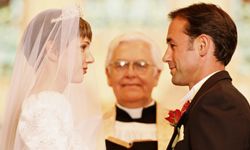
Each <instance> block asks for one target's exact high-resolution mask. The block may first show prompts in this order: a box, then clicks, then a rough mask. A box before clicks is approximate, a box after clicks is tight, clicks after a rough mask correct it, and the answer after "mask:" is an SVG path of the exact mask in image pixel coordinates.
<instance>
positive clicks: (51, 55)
mask: <svg viewBox="0 0 250 150" xmlns="http://www.w3.org/2000/svg"><path fill="white" fill-rule="evenodd" d="M45 51H46V56H47V58H48V59H49V60H51V61H53V62H56V61H57V60H58V55H57V52H56V49H55V46H54V43H53V42H52V41H47V42H46V45H45Z"/></svg>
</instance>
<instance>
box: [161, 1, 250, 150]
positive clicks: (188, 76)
mask: <svg viewBox="0 0 250 150" xmlns="http://www.w3.org/2000/svg"><path fill="white" fill-rule="evenodd" d="M169 17H170V18H171V23H170V25H169V28H168V34H167V39H166V42H167V44H168V48H167V51H166V53H165V55H164V57H163V61H164V62H166V63H168V65H169V69H170V71H171V75H172V83H173V84H175V85H180V86H188V87H189V89H190V91H189V92H188V93H187V95H186V96H185V97H186V98H187V100H189V101H191V104H190V105H189V107H188V109H187V110H186V112H185V113H184V114H183V115H182V116H181V118H180V120H179V122H178V123H177V126H176V127H175V131H174V133H173V135H172V138H171V140H170V142H169V145H168V147H167V150H249V149H250V107H249V103H248V102H247V100H246V98H245V97H244V96H243V95H242V94H241V93H240V92H239V91H238V90H237V89H236V88H235V87H234V86H233V85H232V78H231V77H230V75H229V73H228V72H227V71H226V70H225V67H226V65H227V64H228V63H229V62H230V60H231V58H232V55H233V53H234V51H235V48H236V45H237V29H236V26H235V23H234V22H233V20H232V19H231V17H230V16H229V15H228V14H227V13H226V12H225V11H223V10H222V9H221V8H219V7H217V6H216V5H213V4H204V3H199V4H194V5H191V6H189V7H185V8H182V9H179V10H176V11H173V12H171V13H170V14H169ZM183 103H184V102H183ZM183 126H184V139H183V140H180V139H178V137H179V134H180V133H179V129H180V128H181V127H183Z"/></svg>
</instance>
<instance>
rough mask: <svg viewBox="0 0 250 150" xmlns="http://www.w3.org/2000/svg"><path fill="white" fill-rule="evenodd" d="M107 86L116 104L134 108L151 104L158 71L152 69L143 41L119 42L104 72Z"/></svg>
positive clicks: (146, 46) (153, 66) (145, 44)
mask: <svg viewBox="0 0 250 150" xmlns="http://www.w3.org/2000/svg"><path fill="white" fill-rule="evenodd" d="M106 74H107V77H108V83H109V85H110V86H111V87H112V88H113V91H114V93H115V96H116V99H117V102H118V103H119V104H120V105H122V106H125V107H130V108H136V107H142V106H145V105H147V104H148V103H150V102H151V100H152V99H151V93H152V90H153V88H154V87H155V86H156V85H157V82H158V79H159V75H160V71H159V70H158V69H157V68H156V67H155V65H154V63H153V60H152V55H151V51H150V47H149V45H148V44H147V43H145V42H143V41H129V42H121V43H120V45H119V46H118V47H117V48H116V49H115V50H114V53H113V57H112V59H111V63H110V65H109V67H108V68H107V69H106Z"/></svg>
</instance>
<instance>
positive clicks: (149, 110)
mask: <svg viewBox="0 0 250 150" xmlns="http://www.w3.org/2000/svg"><path fill="white" fill-rule="evenodd" d="M126 109H128V108H126ZM129 111H131V110H130V109H129ZM137 111H138V110H137ZM140 112H141V117H140V118H132V117H131V116H130V115H129V113H128V112H127V111H126V110H124V109H122V108H120V106H119V107H118V105H116V121H121V122H141V123H156V102H153V103H152V104H150V105H149V106H147V107H146V108H141V110H140ZM133 113H134V112H133Z"/></svg>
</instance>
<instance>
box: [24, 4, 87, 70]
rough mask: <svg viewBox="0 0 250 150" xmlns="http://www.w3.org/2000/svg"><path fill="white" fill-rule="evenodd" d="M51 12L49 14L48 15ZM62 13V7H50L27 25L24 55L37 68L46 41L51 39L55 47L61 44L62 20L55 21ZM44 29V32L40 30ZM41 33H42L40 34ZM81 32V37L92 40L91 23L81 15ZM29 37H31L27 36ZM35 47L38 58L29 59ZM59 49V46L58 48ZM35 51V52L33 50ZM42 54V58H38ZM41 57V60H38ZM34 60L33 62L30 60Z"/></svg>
mask: <svg viewBox="0 0 250 150" xmlns="http://www.w3.org/2000/svg"><path fill="white" fill-rule="evenodd" d="M48 14H49V15H48ZM61 14H62V10H61V9H49V10H46V11H43V12H41V13H39V14H38V15H37V16H36V17H35V18H34V19H33V20H31V22H30V23H29V25H28V26H27V28H26V30H25V32H24V34H23V38H22V41H21V45H20V46H21V47H22V48H21V49H22V50H24V52H23V53H24V55H25V57H26V58H27V59H28V62H29V63H30V64H31V65H32V66H34V63H37V65H36V68H38V67H39V65H40V62H41V61H42V59H43V57H44V56H45V54H42V55H41V54H40V52H44V53H45V52H46V51H42V49H43V48H44V46H45V45H46V42H48V41H49V40H51V41H53V43H54V46H55V47H57V48H58V47H60V45H61V38H58V37H60V36H61V35H60V34H61V32H60V30H61V26H62V20H58V21H53V19H55V18H59V17H60V15H61ZM40 31H42V32H40ZM40 34H41V35H40ZM79 34H80V37H81V38H85V37H87V38H88V39H89V40H90V41H91V40H92V30H91V26H90V24H89V23H88V22H87V21H86V20H84V19H83V18H81V17H80V19H79ZM38 36H40V38H39V39H40V40H39V43H37V42H36V40H37V37H38ZM27 37H29V38H27ZM26 40H28V41H26ZM34 46H35V48H36V49H37V46H38V52H36V56H35V57H36V59H32V60H29V58H30V55H31V53H32V52H33V51H32V50H33V49H34ZM58 49H59V48H58ZM33 53H34V52H33ZM39 56H40V58H38V57H39ZM38 59H39V60H38ZM30 61H32V62H30Z"/></svg>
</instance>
